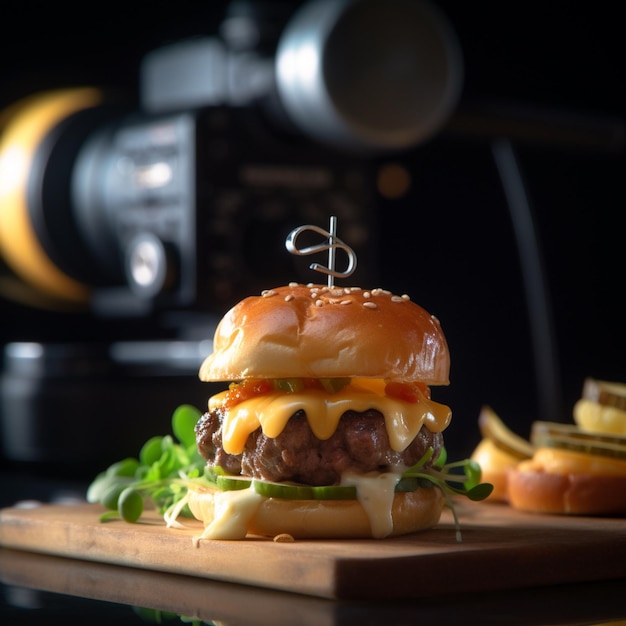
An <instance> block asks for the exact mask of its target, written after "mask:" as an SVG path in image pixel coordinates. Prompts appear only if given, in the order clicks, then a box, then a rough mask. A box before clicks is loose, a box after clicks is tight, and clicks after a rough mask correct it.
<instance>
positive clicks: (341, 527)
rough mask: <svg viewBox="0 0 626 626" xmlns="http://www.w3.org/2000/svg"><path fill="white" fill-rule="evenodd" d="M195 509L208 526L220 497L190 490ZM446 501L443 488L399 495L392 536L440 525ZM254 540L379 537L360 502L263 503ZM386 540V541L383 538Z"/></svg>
mask: <svg viewBox="0 0 626 626" xmlns="http://www.w3.org/2000/svg"><path fill="white" fill-rule="evenodd" d="M189 495H190V498H189V508H190V510H191V512H192V513H193V515H194V516H195V517H196V518H197V519H199V520H200V521H202V522H203V523H204V525H205V526H207V525H208V524H209V523H211V522H212V521H213V511H214V502H213V498H214V494H213V493H212V492H208V491H190V493H189ZM444 505H445V497H444V495H443V493H442V492H441V490H440V489H439V488H437V487H428V488H422V489H417V490H416V491H412V492H402V493H397V494H396V495H395V497H394V500H393V506H392V511H391V516H392V520H393V529H392V530H391V532H389V533H386V534H385V536H386V537H392V536H397V535H406V534H409V533H414V532H418V531H421V530H426V529H428V528H432V527H433V526H436V525H437V523H438V522H439V519H440V517H441V513H442V511H443V507H444ZM246 527H247V532H248V533H249V534H252V535H261V536H265V537H276V536H278V535H282V534H287V535H291V536H292V537H293V538H294V539H358V538H373V537H374V536H376V535H375V533H373V532H372V525H371V523H370V520H369V517H368V515H367V513H366V512H365V509H364V508H363V507H362V506H361V505H360V504H359V502H358V500H283V499H279V498H263V499H262V500H261V502H260V504H259V505H258V507H256V508H255V511H254V513H253V514H252V515H251V516H250V517H249V519H248V520H247V522H246ZM377 538H382V537H377Z"/></svg>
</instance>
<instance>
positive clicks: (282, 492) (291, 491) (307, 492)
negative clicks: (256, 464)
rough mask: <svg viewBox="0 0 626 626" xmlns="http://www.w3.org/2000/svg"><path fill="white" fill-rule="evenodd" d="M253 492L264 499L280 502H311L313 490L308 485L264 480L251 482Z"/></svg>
mask: <svg viewBox="0 0 626 626" xmlns="http://www.w3.org/2000/svg"><path fill="white" fill-rule="evenodd" d="M252 485H253V487H254V490H255V491H256V492H257V493H258V494H259V495H260V496H264V497H266V498H280V499H282V500H312V499H313V488H312V487H309V486H308V485H290V484H288V483H271V482H267V481H264V480H253V481H252Z"/></svg>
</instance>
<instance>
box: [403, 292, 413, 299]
mask: <svg viewBox="0 0 626 626" xmlns="http://www.w3.org/2000/svg"><path fill="white" fill-rule="evenodd" d="M402 299H403V300H410V299H411V296H409V295H407V294H406V293H403V294H402Z"/></svg>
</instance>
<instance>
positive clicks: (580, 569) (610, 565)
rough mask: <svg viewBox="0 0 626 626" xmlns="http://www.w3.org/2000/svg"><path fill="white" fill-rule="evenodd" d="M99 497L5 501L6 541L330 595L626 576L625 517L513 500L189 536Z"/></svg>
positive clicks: (1, 539) (404, 593)
mask: <svg viewBox="0 0 626 626" xmlns="http://www.w3.org/2000/svg"><path fill="white" fill-rule="evenodd" d="M101 511H102V509H101V508H100V507H99V505H89V504H78V505H76V504H72V505H51V504H42V505H40V506H37V507H34V508H17V507H15V508H6V509H3V510H1V511H0V546H3V547H5V548H12V549H18V550H26V551H30V552H38V553H42V554H51V555H56V556H62V557H71V558H75V559H81V560H87V561H95V562H100V563H110V564H115V565H123V566H128V567H133V568H140V569H145V570H151V571H158V572H168V573H173V574H184V575H190V576H194V577H200V578H206V579H212V580H216V581H223V582H233V583H239V584H246V585H253V586H256V587H262V588H266V589H276V590H281V591H288V592H295V593H300V594H306V595H310V596H316V597H322V598H332V599H371V598H378V599H409V598H418V597H425V596H434V595H439V594H443V593H446V594H453V593H463V592H477V591H486V590H499V589H519V588H524V587H538V586H545V585H553V584H561V583H576V582H585V581H597V580H609V579H618V578H624V577H626V520H624V519H615V518H589V517H587V518H585V517H563V516H550V515H532V514H524V513H520V512H517V511H514V510H512V509H511V508H509V507H507V506H505V505H497V504H486V503H480V504H471V503H466V502H461V503H459V504H458V508H457V511H458V513H459V517H460V522H461V530H462V541H460V542H459V541H457V538H456V535H455V528H454V524H453V521H452V518H451V515H450V514H449V512H447V511H446V512H445V513H444V516H443V517H442V520H441V522H440V524H439V525H438V526H437V527H436V528H434V529H432V530H428V531H425V532H422V533H417V534H414V535H409V536H406V537H397V538H392V539H385V540H352V541H346V540H342V541H329V540H306V541H305V540H298V541H295V542H293V543H277V542H274V541H272V540H271V539H265V538H259V537H249V538H247V539H246V540H243V541H214V540H203V541H200V542H199V543H195V542H194V541H193V537H194V536H196V535H198V534H199V533H200V532H201V525H200V524H199V523H197V522H195V521H188V522H186V525H187V526H188V527H187V528H185V529H184V530H181V529H173V528H166V527H165V525H164V522H163V521H162V519H161V518H160V517H159V516H158V515H156V514H149V513H148V514H146V515H145V516H144V517H143V518H142V519H141V521H140V522H139V523H137V524H128V523H126V522H122V521H110V522H106V523H101V522H99V519H98V518H99V515H100V513H101Z"/></svg>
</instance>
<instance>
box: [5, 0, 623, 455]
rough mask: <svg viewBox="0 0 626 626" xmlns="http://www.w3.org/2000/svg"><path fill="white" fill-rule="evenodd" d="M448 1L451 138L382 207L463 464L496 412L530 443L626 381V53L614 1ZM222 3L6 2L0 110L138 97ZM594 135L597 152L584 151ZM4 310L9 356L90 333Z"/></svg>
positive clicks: (384, 253)
mask: <svg viewBox="0 0 626 626" xmlns="http://www.w3.org/2000/svg"><path fill="white" fill-rule="evenodd" d="M283 4H285V5H287V6H290V5H295V4H297V3H295V2H285V3H283ZM436 4H438V6H439V7H440V8H441V9H442V10H443V11H444V13H445V14H446V15H447V17H448V19H449V20H450V21H451V23H452V25H453V27H454V28H455V30H456V32H457V35H458V37H459V40H460V44H461V48H462V52H463V56H464V62H465V85H464V91H463V95H462V100H461V104H460V106H459V111H458V115H457V116H455V118H453V120H452V122H451V125H450V126H449V127H448V128H446V129H444V131H442V133H440V135H438V136H437V137H435V138H433V139H432V140H431V141H429V142H428V143H426V144H424V145H422V146H418V147H417V148H416V149H415V150H412V151H411V152H410V153H408V154H403V155H400V156H399V157H397V158H398V159H399V160H400V161H401V162H402V163H404V164H405V166H406V167H407V168H408V169H409V171H410V172H411V176H412V184H411V188H410V190H409V193H408V194H407V195H406V196H405V197H404V198H402V200H399V201H383V200H382V199H381V198H377V199H376V200H377V203H378V206H379V209H380V212H379V215H380V225H379V233H378V237H379V242H380V250H379V254H380V259H381V261H380V272H379V276H378V277H377V280H380V283H381V285H382V286H384V287H387V288H389V289H392V290H393V291H397V292H401V293H404V292H406V293H409V294H410V295H411V297H412V299H413V300H415V301H417V302H419V303H420V304H422V305H423V306H424V307H425V308H427V309H428V310H429V311H430V312H432V313H434V314H436V315H437V316H438V317H439V319H440V320H441V322H442V324H443V327H444V330H445V332H446V334H447V337H448V339H449V343H450V349H451V353H452V372H451V383H452V384H451V386H450V387H449V388H447V389H441V390H440V389H437V390H434V397H435V398H436V399H440V400H442V401H445V402H449V403H450V404H451V405H452V408H453V411H454V414H455V420H454V421H453V425H452V426H451V427H450V431H449V441H451V442H452V443H451V444H450V448H451V449H454V452H453V453H451V454H453V456H457V453H458V454H459V455H465V454H469V453H471V450H472V449H473V446H474V445H475V444H476V443H477V440H478V431H477V426H476V419H477V416H478V412H479V410H480V407H481V405H483V404H489V405H491V406H492V407H493V408H494V409H495V410H496V411H497V412H498V413H499V414H500V415H501V417H502V418H503V419H505V421H507V422H509V423H510V424H511V425H512V426H513V427H514V428H515V429H516V430H518V431H519V432H520V433H521V434H524V435H527V434H528V430H529V426H530V423H531V422H532V420H534V419H552V420H559V421H569V420H571V409H572V406H573V404H574V402H575V400H576V399H577V397H578V396H579V394H580V391H581V389H582V383H583V380H584V377H586V376H595V377H598V378H605V379H611V380H623V381H626V371H625V370H626V363H625V361H624V355H625V354H626V351H625V349H626V332H624V329H623V328H622V318H623V312H622V304H621V301H622V291H623V274H624V270H625V269H626V264H625V262H624V254H623V246H622V239H623V234H622V221H623V220H622V216H623V211H624V207H625V205H624V192H623V180H624V169H623V166H624V158H623V156H624V155H623V145H622V143H621V141H622V140H623V137H622V139H621V140H620V139H618V140H615V141H612V140H605V137H606V136H607V135H606V134H605V133H604V131H605V129H606V128H607V127H608V128H609V129H610V130H611V132H612V130H613V129H617V131H618V133H619V131H620V130H623V127H622V124H623V112H624V93H623V84H624V77H623V60H622V59H623V52H624V50H623V43H622V42H623V35H622V33H621V32H620V25H621V23H622V22H621V15H620V14H619V11H618V6H619V3H602V5H581V4H580V3H569V2H563V1H555V2H550V3H533V2H523V3H522V2H507V3H502V2H499V3H491V2H488V3H468V2H449V1H445V0H441V1H440V2H437V3H436ZM224 5H225V3H223V2H205V3H169V2H164V3H145V4H141V5H140V7H137V6H136V5H131V3H127V4H126V5H117V4H115V3H113V4H110V3H106V4H105V3H89V4H82V5H72V7H71V8H70V6H69V5H67V6H64V5H63V4H59V3H54V4H50V3H48V4H45V5H39V4H35V3H28V2H26V3H24V2H20V3H17V2H6V3H5V4H4V5H3V24H4V36H3V37H2V39H1V41H0V105H1V106H5V105H8V104H9V103H11V102H13V101H14V100H16V99H17V98H19V97H21V96H23V95H28V94H29V93H32V92H36V91H40V90H43V89H47V88H51V87H58V86H67V85H75V84H93V85H103V86H113V87H116V88H119V89H120V90H121V91H123V92H126V93H127V94H128V97H129V99H130V100H131V101H132V100H133V99H134V98H135V97H136V93H137V88H138V66H139V62H140V60H141V58H142V56H143V55H144V54H145V53H147V52H149V51H150V50H152V49H154V48H156V47H159V46H160V45H163V44H166V43H170V42H172V41H176V40H178V39H181V38H184V37H187V36H191V35H197V34H207V33H208V34H212V33H213V32H214V31H215V28H216V27H217V24H218V22H219V19H220V17H221V15H222V11H223V7H224ZM574 5H576V6H574ZM479 119H480V120H482V121H483V122H485V124H479V123H478V120H479ZM468 120H469V121H468ZM616 120H617V121H616ZM496 122H498V123H500V122H502V123H503V124H504V126H503V127H500V128H504V135H508V136H509V137H510V138H512V143H513V146H514V148H515V150H516V151H517V155H518V157H519V163H520V166H521V170H522V173H523V175H524V177H525V180H526V182H527V191H528V193H529V198H530V202H531V206H532V211H533V216H534V219H535V222H536V226H537V231H538V240H539V244H540V247H541V254H542V257H543V261H544V264H545V270H546V280H547V284H548V287H549V299H550V306H551V311H552V317H551V319H550V320H549V321H550V325H551V327H552V328H553V329H554V341H555V343H556V348H557V354H558V363H557V370H556V371H555V372H554V375H555V378H554V384H551V385H550V389H549V395H550V401H551V402H552V404H550V403H548V404H546V402H545V401H543V400H542V399H541V391H540V390H541V389H543V388H544V385H542V384H541V382H540V383H539V384H538V383H537V380H536V376H535V369H534V360H533V359H534V356H533V350H532V347H531V337H532V333H531V326H530V324H529V315H528V311H527V306H526V300H525V293H524V285H523V281H522V279H521V273H520V261H519V258H520V257H519V250H518V247H517V240H516V236H515V232H514V230H513V227H512V222H511V218H510V215H509V211H508V208H507V204H506V200H505V197H504V195H503V193H502V187H501V181H500V179H499V177H498V173H497V169H496V166H495V164H494V158H493V153H492V145H493V144H492V142H493V139H494V133H495V134H496V135H498V134H502V133H501V132H497V133H496V132H495V131H494V128H495V127H496ZM558 129H564V134H561V133H558V132H557V130H558ZM581 130H584V131H585V132H584V134H583V136H584V137H587V138H588V137H594V138H596V139H597V138H599V140H598V141H594V142H592V143H593V145H591V144H590V143H589V142H588V141H587V140H585V141H578V140H575V137H577V136H580V135H578V132H579V131H581ZM394 158H395V157H394ZM383 161H384V159H383ZM0 312H1V314H2V318H1V319H2V328H1V329H0V332H1V335H0V341H1V342H2V343H6V342H8V341H12V340H16V339H20V340H23V339H31V340H39V339H55V338H57V337H60V338H62V339H63V340H66V339H67V338H68V336H69V337H71V335H72V333H76V336H79V335H80V333H81V331H84V328H85V327H87V328H90V325H93V324H95V322H93V320H90V319H89V317H86V318H83V317H81V318H79V320H78V321H79V322H80V324H77V320H76V318H75V317H73V316H70V318H67V317H63V316H52V315H47V314H41V313H40V312H36V311H28V310H24V309H23V308H20V307H17V306H15V305H13V304H12V303H9V302H2V301H0ZM548 349H549V348H548V346H545V350H546V351H547V350H548ZM540 352H542V351H541V350H540ZM129 393H132V390H131V391H130V392H129ZM180 401H181V402H182V401H185V398H180ZM548 405H549V406H550V407H551V408H550V409H549V412H550V413H549V414H547V413H546V410H547V409H546V407H547V406H548ZM50 419H53V416H50ZM151 434H154V433H152V432H149V431H148V432H147V433H146V436H149V435H151ZM114 460H117V457H115V458H112V459H111V461H114Z"/></svg>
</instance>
